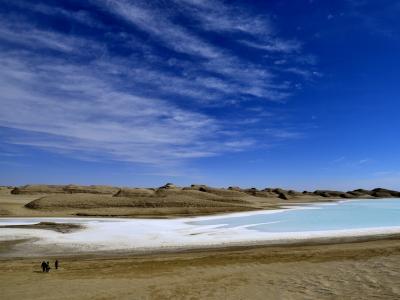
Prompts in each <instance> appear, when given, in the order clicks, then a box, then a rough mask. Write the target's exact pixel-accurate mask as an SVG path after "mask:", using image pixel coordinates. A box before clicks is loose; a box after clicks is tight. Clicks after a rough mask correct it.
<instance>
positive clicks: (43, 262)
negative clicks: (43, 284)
mask: <svg viewBox="0 0 400 300" xmlns="http://www.w3.org/2000/svg"><path fill="white" fill-rule="evenodd" d="M41 266H42V272H46V269H47V264H46V262H45V261H42V264H41Z"/></svg>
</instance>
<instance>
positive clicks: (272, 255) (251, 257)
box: [0, 239, 400, 299]
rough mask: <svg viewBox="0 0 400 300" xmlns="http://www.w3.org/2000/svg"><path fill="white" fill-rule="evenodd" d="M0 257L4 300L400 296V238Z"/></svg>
mask: <svg viewBox="0 0 400 300" xmlns="http://www.w3.org/2000/svg"><path fill="white" fill-rule="evenodd" d="M57 258H58V259H59V261H60V265H61V267H60V269H59V270H54V269H52V270H51V271H50V273H47V274H46V273H41V271H40V262H41V261H42V259H46V260H50V262H51V263H53V262H54V260H55V258H47V257H46V258H38V259H18V260H0V291H1V298H2V299H399V298H400V286H399V285H398V283H399V278H400V277H399V276H400V240H398V239H392V240H389V239H388V240H383V241H375V242H363V243H350V244H338V245H313V246H296V247H257V248H254V247H253V248H239V249H231V250H228V249H225V250H218V251H216V250H208V251H201V252H190V253H175V254H158V255H156V254H153V255H147V256H133V255H131V256H128V255H124V256H116V257H101V256H97V257H82V256H81V257H65V258H63V257H57Z"/></svg>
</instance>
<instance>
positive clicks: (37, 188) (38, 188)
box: [11, 184, 119, 195]
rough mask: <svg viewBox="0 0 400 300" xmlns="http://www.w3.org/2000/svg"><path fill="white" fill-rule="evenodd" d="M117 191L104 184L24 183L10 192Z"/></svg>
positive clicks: (29, 193) (34, 193) (99, 192)
mask: <svg viewBox="0 0 400 300" xmlns="http://www.w3.org/2000/svg"><path fill="white" fill-rule="evenodd" d="M118 191H119V188H117V187H112V186H104V185H90V186H83V185H72V184H70V185H41V184H34V185H25V186H21V187H16V188H14V189H13V190H12V191H11V193H12V194H15V195H40V194H76V193H87V194H99V195H114V194H116V193H117V192H118Z"/></svg>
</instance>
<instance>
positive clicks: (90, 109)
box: [0, 0, 300, 164]
mask: <svg viewBox="0 0 400 300" xmlns="http://www.w3.org/2000/svg"><path fill="white" fill-rule="evenodd" d="M183 2H185V3H183ZM192 2H193V3H192ZM174 3H175V4H176V5H181V8H182V7H183V6H182V5H183V4H185V5H186V8H182V9H184V10H186V9H188V8H187V5H190V6H193V7H197V10H198V11H196V9H195V10H192V9H193V7H192V8H190V11H191V14H197V15H196V17H195V18H194V20H197V21H198V26H199V27H198V28H200V29H201V30H213V31H215V32H216V33H219V32H222V31H226V32H228V31H229V32H236V33H237V32H241V33H246V34H247V35H251V36H252V39H253V40H254V38H256V39H261V38H265V37H267V36H268V35H269V34H270V31H271V26H270V23H269V21H268V19H263V18H261V17H255V18H253V19H252V23H251V22H250V19H249V18H250V15H249V14H247V13H245V12H244V13H243V14H240V13H241V12H240V11H238V10H232V9H230V8H228V7H227V6H226V5H224V4H222V2H217V1H206V2H198V1H174ZM20 4H21V3H20ZM26 5H27V9H30V10H31V11H34V12H37V13H40V14H45V15H49V16H50V15H55V16H57V15H62V16H63V17H65V18H70V19H73V20H75V21H78V22H80V23H84V24H85V25H87V26H93V27H96V28H97V29H98V28H102V29H104V28H105V27H103V26H100V27H99V26H98V24H101V22H100V23H99V22H98V20H96V18H95V17H93V16H91V15H89V13H88V12H86V11H85V12H80V11H78V12H70V11H67V10H66V9H63V8H60V7H49V6H41V5H31V4H26ZM96 5H98V6H100V7H101V8H106V9H108V10H110V11H111V12H112V14H113V15H114V16H116V17H117V18H118V19H119V21H123V22H125V23H126V24H128V25H127V26H125V25H120V26H119V27H118V30H117V31H116V32H109V31H107V30H105V31H103V34H104V35H105V36H107V38H108V39H111V40H112V41H115V43H118V44H119V45H122V47H124V49H127V50H129V51H130V53H131V54H128V55H126V54H125V55H119V54H116V53H111V52H112V51H110V50H109V48H110V45H108V44H107V42H106V40H104V39H97V40H96V39H94V38H92V37H88V36H85V35H76V34H71V33H69V32H61V31H56V30H53V29H49V28H44V27H43V26H42V27H41V26H37V25H36V24H34V23H32V22H30V21H29V20H27V19H24V18H19V19H18V20H19V22H18V23H15V18H11V17H10V18H8V17H5V18H3V20H2V22H1V25H2V26H1V28H0V41H1V42H2V44H1V45H0V65H1V66H2V68H1V69H0V89H1V91H2V94H1V96H0V99H1V104H2V106H3V107H6V108H7V109H2V110H1V111H0V126H1V127H3V128H11V129H13V130H16V131H15V132H17V134H13V135H5V136H6V138H5V142H6V143H9V144H14V145H26V146H31V147H36V148H41V149H47V150H50V151H54V152H58V153H67V154H73V155H74V157H77V158H81V159H87V160H91V159H112V160H121V161H130V162H139V163H149V164H170V163H175V162H176V161H179V160H181V159H191V158H199V157H209V156H214V155H219V154H221V153H225V152H229V151H230V152H236V151H243V150H245V149H249V148H252V147H254V146H255V145H256V144H257V145H259V144H260V143H259V142H257V141H256V139H255V137H260V136H263V137H265V136H270V137H272V138H278V139H290V138H294V137H299V136H300V134H299V133H297V132H296V133H294V132H291V131H289V130H287V129H285V128H282V129H279V130H264V129H263V128H261V129H260V128H258V129H256V128H254V127H252V126H253V125H254V124H259V123H261V121H262V119H263V118H264V117H268V118H271V114H270V113H268V112H266V111H265V109H263V108H262V106H260V107H259V108H260V109H261V111H257V113H256V116H254V114H255V113H254V112H252V113H251V114H252V117H251V118H249V117H247V115H246V114H242V115H243V118H241V117H239V120H236V121H237V122H236V123H235V122H233V121H232V120H231V119H229V118H227V117H226V116H224V115H221V114H215V115H214V114H210V113H206V112H205V111H206V110H204V108H207V107H208V108H209V107H213V106H215V105H219V106H221V107H226V108H230V106H231V105H232V104H237V103H239V102H241V101H248V100H247V97H255V98H257V99H262V100H274V101H280V100H283V99H286V98H287V97H289V96H290V94H291V88H292V86H293V85H292V84H291V83H289V82H288V81H287V80H284V81H283V80H281V79H280V78H279V72H276V71H275V68H269V66H268V65H266V64H265V63H259V64H258V63H257V64H256V63H253V62H250V61H249V60H247V59H246V58H245V57H239V56H237V55H235V53H234V52H233V51H231V49H227V48H222V47H221V46H218V45H216V44H214V43H212V42H211V41H208V40H207V39H205V38H204V37H201V35H199V34H197V33H196V32H195V31H193V30H192V29H191V28H189V27H188V28H186V27H184V26H183V25H179V24H177V23H175V22H174V14H175V12H174V13H173V14H171V13H168V11H167V10H163V9H161V8H159V7H150V6H149V4H145V3H143V2H140V1H124V0H120V1H117V0H108V1H101V2H97V1H96ZM216 5H217V6H218V5H220V6H219V7H220V9H221V11H225V12H226V14H224V18H222V17H221V18H220V20H219V21H218V22H220V23H219V24H217V23H216V22H213V21H212V20H210V19H208V18H206V16H205V15H204V13H203V10H204V11H210V12H211V13H215V11H216V9H215V8H216V7H217V6H216ZM20 6H21V7H22V8H23V7H24V4H23V3H22V4H21V5H20ZM105 11H106V10H105ZM178 11H179V10H178ZM249 22H250V23H249ZM132 26H134V28H135V30H136V29H137V30H140V31H142V32H144V33H146V34H148V35H149V37H150V38H149V41H150V42H148V43H146V42H144V40H143V39H142V38H140V37H137V36H136V35H135V34H134V33H133V32H132V30H131V29H132V28H131V27H132ZM125 27H129V28H125ZM242 38H243V37H240V39H241V40H240V41H242ZM234 40H235V39H234ZM237 41H239V40H237ZM240 41H239V42H240ZM275 41H277V39H276V40H275ZM281 41H282V42H281V43H282V45H284V44H285V43H286V46H285V47H286V49H285V47H284V46H280V49H278V48H277V49H275V50H273V51H276V52H277V53H278V54H280V53H281V54H282V55H283V54H287V53H289V52H292V51H300V49H297V50H294V48H295V46H294V44H293V45H290V41H286V42H285V40H284V39H282V40H281ZM271 45H272V44H271ZM157 47H163V48H164V49H165V48H168V49H169V50H171V51H173V52H176V53H177V55H173V54H172V55H169V56H168V55H166V54H165V53H160V49H159V48H157ZM275 47H276V45H275ZM290 47H292V48H293V49H289V48H290ZM271 51H272V50H271ZM278 59H279V57H278ZM287 68H288V66H287V65H286V64H285V68H282V70H281V71H280V72H288V71H287V70H286V69H287ZM16 112H17V113H16ZM239 115H240V114H239ZM236 118H238V116H236ZM235 126H240V127H241V128H240V130H239V129H238V128H232V127H235ZM247 127H248V128H247ZM253 130H257V131H258V132H257V133H255V132H253ZM261 144H262V143H261Z"/></svg>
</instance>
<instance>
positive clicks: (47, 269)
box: [46, 262, 51, 273]
mask: <svg viewBox="0 0 400 300" xmlns="http://www.w3.org/2000/svg"><path fill="white" fill-rule="evenodd" d="M50 269H51V268H50V263H49V262H47V263H46V272H47V273H49V271H50Z"/></svg>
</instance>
